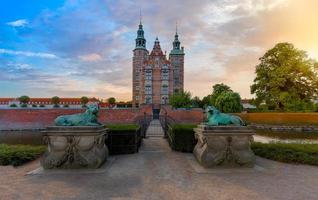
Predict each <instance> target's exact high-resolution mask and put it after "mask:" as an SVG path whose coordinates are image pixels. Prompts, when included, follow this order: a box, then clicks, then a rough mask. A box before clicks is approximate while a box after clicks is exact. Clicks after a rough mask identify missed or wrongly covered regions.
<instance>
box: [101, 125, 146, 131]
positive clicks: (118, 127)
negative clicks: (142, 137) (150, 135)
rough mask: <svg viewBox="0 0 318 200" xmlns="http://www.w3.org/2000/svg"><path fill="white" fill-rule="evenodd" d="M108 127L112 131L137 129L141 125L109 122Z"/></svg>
mask: <svg viewBox="0 0 318 200" xmlns="http://www.w3.org/2000/svg"><path fill="white" fill-rule="evenodd" d="M106 128H109V129H110V130H111V131H136V130H137V129H139V128H140V126H139V125H136V124H109V125H106Z"/></svg>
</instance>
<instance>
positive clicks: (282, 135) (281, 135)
mask: <svg viewBox="0 0 318 200" xmlns="http://www.w3.org/2000/svg"><path fill="white" fill-rule="evenodd" d="M256 134H257V135H261V136H266V137H271V138H277V139H282V140H284V139H309V140H318V133H317V132H308V133H306V132H296V131H293V132H280V131H279V132H278V131H271V130H260V129H258V130H256Z"/></svg>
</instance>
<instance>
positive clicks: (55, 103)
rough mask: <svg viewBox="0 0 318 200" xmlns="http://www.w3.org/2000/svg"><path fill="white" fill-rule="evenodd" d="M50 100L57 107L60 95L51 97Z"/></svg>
mask: <svg viewBox="0 0 318 200" xmlns="http://www.w3.org/2000/svg"><path fill="white" fill-rule="evenodd" d="M51 102H52V104H54V107H57V105H59V104H60V97H58V96H54V97H52V98H51Z"/></svg>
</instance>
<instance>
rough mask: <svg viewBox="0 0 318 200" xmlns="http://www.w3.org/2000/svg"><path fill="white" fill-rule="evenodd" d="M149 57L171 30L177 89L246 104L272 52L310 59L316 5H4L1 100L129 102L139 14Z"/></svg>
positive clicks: (292, 0)
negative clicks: (180, 66) (221, 89)
mask: <svg viewBox="0 0 318 200" xmlns="http://www.w3.org/2000/svg"><path fill="white" fill-rule="evenodd" d="M140 10H141V12H142V22H143V25H144V30H145V37H146V39H147V49H148V50H151V49H152V47H153V43H154V40H155V37H156V36H158V38H159V40H160V44H161V47H162V49H163V50H166V51H167V52H170V50H171V48H172V41H173V38H174V33H175V24H176V22H178V32H179V39H180V41H181V45H182V46H184V48H185V53H186V55H185V89H186V90H188V91H190V92H191V93H192V95H193V96H199V97H203V96H205V95H207V94H209V93H211V90H212V85H213V84H216V83H221V82H223V83H225V84H228V85H229V86H230V87H231V88H232V89H233V90H234V91H237V92H239V93H240V94H241V96H242V98H250V97H252V96H251V94H250V85H251V84H252V81H253V79H254V77H255V74H254V71H255V65H256V64H258V58H259V57H261V56H262V55H263V54H264V53H265V52H266V50H268V49H269V48H272V47H273V46H274V45H275V44H276V43H278V42H291V43H293V44H294V45H295V46H296V47H297V48H299V49H303V50H306V51H307V52H308V54H309V56H310V57H312V58H315V59H318V0H302V1H300V0H241V1H240V0H210V1H204V0H200V1H194V0H169V1H168V0H167V1H163V0H162V1H159V0H158V1H148V0H140V1H134V0H132V1H128V0H122V1H120V0H119V1H117V0H116V1H109V0H87V1H81V0H69V1H61V0H54V1H52V0H51V1H49V0H46V1H45V0H28V1H20V0H2V1H1V2H0V97H17V96H21V95H24V94H26V95H29V96H31V97H52V96H55V95H57V96H60V97H80V96H83V95H86V96H90V97H93V96H94V97H99V98H108V97H110V96H114V97H116V98H117V99H119V100H131V80H132V77H131V76H132V74H131V73H132V63H131V62H132V50H133V49H134V45H135V41H134V40H135V37H136V31H137V28H138V24H139V12H140Z"/></svg>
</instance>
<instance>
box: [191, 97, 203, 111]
mask: <svg viewBox="0 0 318 200" xmlns="http://www.w3.org/2000/svg"><path fill="white" fill-rule="evenodd" d="M191 106H192V107H194V108H201V107H202V101H201V99H200V98H199V97H197V96H195V97H193V98H192V99H191Z"/></svg>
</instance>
